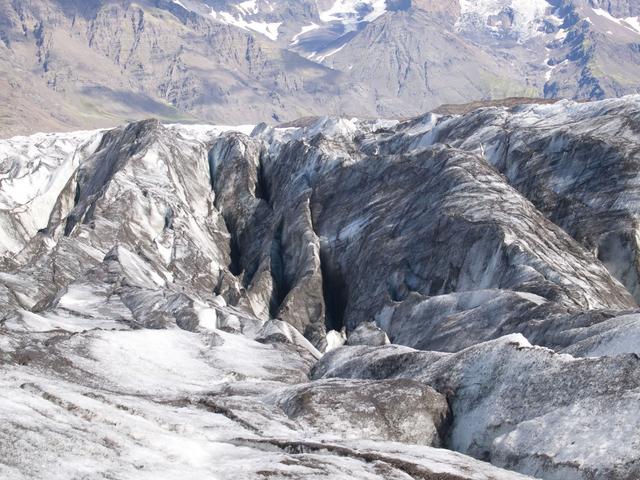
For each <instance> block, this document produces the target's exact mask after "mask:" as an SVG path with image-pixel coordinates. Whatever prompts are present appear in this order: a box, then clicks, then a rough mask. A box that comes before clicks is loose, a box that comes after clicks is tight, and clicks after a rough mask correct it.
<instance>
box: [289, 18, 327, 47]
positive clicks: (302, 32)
mask: <svg viewBox="0 0 640 480" xmlns="http://www.w3.org/2000/svg"><path fill="white" fill-rule="evenodd" d="M318 28H320V25H318V24H317V23H312V24H311V25H306V26H304V27H302V28H301V29H300V31H299V32H298V33H296V34H295V35H294V36H293V37H292V38H291V46H294V45H297V44H298V43H300V37H302V36H303V35H306V34H307V33H309V32H312V31H314V30H317V29H318Z"/></svg>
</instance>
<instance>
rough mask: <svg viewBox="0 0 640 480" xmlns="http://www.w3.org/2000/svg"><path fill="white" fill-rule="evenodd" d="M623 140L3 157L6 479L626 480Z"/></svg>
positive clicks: (344, 132) (633, 396)
mask: <svg viewBox="0 0 640 480" xmlns="http://www.w3.org/2000/svg"><path fill="white" fill-rule="evenodd" d="M639 125H640V97H637V96H631V97H625V98H622V99H611V100H604V101H600V102H594V103H574V102H569V101H561V102H558V103H551V104H516V105H512V106H490V107H485V108H480V109H477V110H473V111H470V112H468V113H465V114H462V115H449V114H426V115H423V116H419V117H416V118H413V119H410V120H405V121H398V120H375V121H374V120H357V119H344V118H338V117H317V118H307V119H303V120H299V121H296V122H291V123H289V124H286V125H281V126H279V127H277V128H274V127H270V126H268V125H267V124H265V123H262V124H259V125H257V126H251V127H222V126H206V125H199V126H198V125H191V126H188V125H177V124H165V125H163V124H161V123H160V122H158V121H155V120H148V121H143V122H137V123H131V124H128V125H125V126H122V127H118V128H115V129H105V130H94V131H84V132H82V131H81V132H73V133H62V134H37V135H34V136H31V137H15V138H13V139H10V140H3V141H0V167H1V168H0V171H1V176H0V203H1V212H2V213H1V216H0V222H1V228H0V231H1V232H2V235H1V236H0V254H1V255H2V258H1V262H2V268H1V269H0V305H1V310H0V311H1V313H2V316H1V319H0V382H1V383H2V388H1V389H0V412H1V416H2V418H3V419H5V421H3V422H0V475H1V476H2V478H8V479H14V478H15V479H22V478H30V479H31V478H61V479H62V478H65V479H67V478H82V477H84V476H90V477H91V478H105V479H106V478H117V479H125V478H136V479H139V478H177V477H182V476H188V477H189V478H211V477H214V478H246V479H255V478H362V479H365V478H366V479H370V478H384V479H408V478H421V479H474V480H475V479H496V480H497V479H505V480H506V479H524V478H543V479H580V480H587V479H593V478H608V479H614V480H617V479H619V480H623V479H629V478H636V477H637V476H638V475H640V472H639V471H638V454H637V452H638V444H639V443H640V437H639V436H638V428H637V425H636V424H637V420H636V417H637V415H635V412H636V411H637V410H638V407H640V398H639V397H638V393H637V392H638V378H640V377H639V374H638V369H639V368H640V363H639V360H638V354H639V353H640V351H639V347H638V345H640V343H639V342H640V313H639V309H638V303H637V302H638V295H639V293H638V292H639V289H640V287H638V277H639V275H640V274H639V269H640V267H639V266H638V261H637V257H638V242H637V237H638V227H637V220H636V219H637V217H638V212H639V210H638V207H637V199H638V198H639V197H638V192H637V189H638V185H640V182H638V171H639V170H638V168H637V166H636V164H637V162H638V151H639V147H638V140H637V131H638V129H639Z"/></svg>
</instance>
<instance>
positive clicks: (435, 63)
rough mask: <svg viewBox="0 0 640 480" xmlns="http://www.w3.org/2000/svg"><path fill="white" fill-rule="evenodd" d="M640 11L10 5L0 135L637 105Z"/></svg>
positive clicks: (35, 1) (6, 5)
mask: <svg viewBox="0 0 640 480" xmlns="http://www.w3.org/2000/svg"><path fill="white" fill-rule="evenodd" d="M639 10H640V7H639V6H638V5H637V4H636V3H634V2H631V1H621V2H599V1H596V0H572V1H569V0H566V1H565V0H557V1H556V0H553V1H551V0H548V1H547V0H531V1H529V0H527V1H524V0H446V1H437V2H436V1H431V0H362V1H355V0H321V1H310V0H297V1H295V2H289V1H287V2H284V1H278V0H269V1H268V0H248V1H242V2H240V1H236V0H234V1H223V0H181V1H178V0H175V1H172V0H139V1H135V2H133V1H131V0H126V1H121V0H92V1H77V0H29V1H26V0H2V1H0V136H2V137H7V136H11V135H15V134H25V133H33V132H35V131H51V130H56V129H57V130H69V129H78V128H89V127H103V126H113V125H116V124H119V123H122V122H123V121H124V120H134V119H142V118H148V117H149V116H155V117H160V118H164V119H168V120H173V121H177V120H180V121H198V120H199V121H204V120H207V121H214V122H216V123H224V124H229V123H231V124H244V123H258V122H261V121H268V122H269V123H270V124H277V123H279V122H283V121H291V120H293V119H295V118H299V117H302V116H307V115H347V116H352V115H356V116H359V117H361V118H379V117H384V118H407V117H410V116H414V115H419V114H421V113H423V112H425V111H428V110H431V109H434V108H435V107H437V106H439V105H441V104H446V103H449V104H450V103H456V104H457V103H465V102H468V101H472V100H473V101H475V100H488V99H492V98H503V97H510V96H529V97H543V96H544V97H548V98H576V99H600V98H605V97H616V96H620V95H623V94H628V93H637V91H638V87H637V86H638V79H639V78H640V54H639V53H638V48H637V45H638V42H639V39H640V21H639V20H638V18H639V17H638V15H639V13H640V12H639ZM42 106H46V108H42Z"/></svg>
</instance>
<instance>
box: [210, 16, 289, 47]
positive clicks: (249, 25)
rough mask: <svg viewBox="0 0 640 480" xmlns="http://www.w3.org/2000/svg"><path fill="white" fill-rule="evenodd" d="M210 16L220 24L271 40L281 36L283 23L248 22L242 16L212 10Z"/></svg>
mask: <svg viewBox="0 0 640 480" xmlns="http://www.w3.org/2000/svg"><path fill="white" fill-rule="evenodd" d="M210 15H211V16H212V17H213V18H215V19H216V20H218V21H219V22H222V23H226V24H227V25H233V26H234V27H238V28H241V29H243V30H251V31H253V32H257V33H260V34H262V35H264V36H265V37H267V38H269V39H270V40H273V41H276V40H277V39H278V36H279V35H280V32H279V29H280V25H282V22H274V23H267V22H256V21H253V20H252V21H247V20H245V19H244V17H243V16H242V14H238V17H234V16H233V15H231V14H230V13H229V12H216V11H215V10H214V9H213V8H212V9H211V12H210Z"/></svg>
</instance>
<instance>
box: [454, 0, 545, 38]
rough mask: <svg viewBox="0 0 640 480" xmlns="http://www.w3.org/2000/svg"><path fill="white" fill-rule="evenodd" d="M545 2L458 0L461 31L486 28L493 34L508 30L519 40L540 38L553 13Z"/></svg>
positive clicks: (541, 0) (529, 0) (532, 0)
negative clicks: (545, 22) (544, 25)
mask: <svg viewBox="0 0 640 480" xmlns="http://www.w3.org/2000/svg"><path fill="white" fill-rule="evenodd" d="M552 8H553V7H552V5H551V4H550V3H549V2H548V1H547V0H460V9H461V11H460V19H459V20H458V22H457V24H456V25H457V27H458V28H459V29H461V30H473V29H477V28H478V27H480V28H486V29H488V30H489V31H491V32H494V33H496V34H498V33H500V32H501V31H509V32H511V33H513V34H515V35H516V36H517V37H518V39H520V40H527V39H528V38H530V37H532V36H535V35H539V34H540V33H541V32H540V27H541V26H542V24H543V22H544V21H545V20H546V18H547V16H548V14H549V13H550V11H551V10H552Z"/></svg>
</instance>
